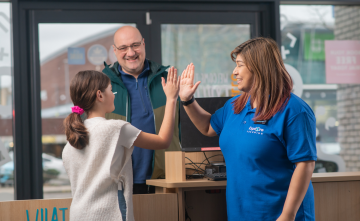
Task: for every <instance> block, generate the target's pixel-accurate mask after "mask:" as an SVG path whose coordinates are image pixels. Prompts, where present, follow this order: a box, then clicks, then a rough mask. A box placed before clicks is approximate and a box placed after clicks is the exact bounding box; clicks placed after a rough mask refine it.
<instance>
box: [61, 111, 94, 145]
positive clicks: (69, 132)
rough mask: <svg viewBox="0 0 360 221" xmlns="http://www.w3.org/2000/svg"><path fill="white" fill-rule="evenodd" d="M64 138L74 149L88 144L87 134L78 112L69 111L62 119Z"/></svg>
mask: <svg viewBox="0 0 360 221" xmlns="http://www.w3.org/2000/svg"><path fill="white" fill-rule="evenodd" d="M64 127H65V134H66V139H67V140H68V141H69V143H70V144H71V146H73V147H75V148H76V149H80V150H81V149H83V148H84V147H85V146H86V145H88V144H89V136H88V132H87V130H86V127H85V125H84V123H83V122H82V119H81V117H80V114H77V113H71V114H69V116H67V117H66V118H65V120H64Z"/></svg>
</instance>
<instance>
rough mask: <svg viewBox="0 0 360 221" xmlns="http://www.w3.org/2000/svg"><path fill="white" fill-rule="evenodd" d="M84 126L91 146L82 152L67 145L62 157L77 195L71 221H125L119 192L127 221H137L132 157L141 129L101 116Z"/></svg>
mask: <svg viewBox="0 0 360 221" xmlns="http://www.w3.org/2000/svg"><path fill="white" fill-rule="evenodd" d="M84 124H85V127H86V128H87V130H88V132H89V145H88V146H86V147H85V148H84V149H82V150H78V149H75V148H74V147H72V146H71V145H70V144H69V143H67V144H66V146H65V148H64V151H63V154H62V157H63V162H64V167H65V169H66V172H67V174H68V176H69V178H70V183H71V192H72V196H73V199H72V203H71V207H70V220H71V221H81V220H84V221H89V220H96V221H101V220H104V221H111V220H122V218H121V213H120V209H119V203H118V189H123V192H124V197H125V200H126V206H127V214H126V221H133V220H134V212H133V202H132V185H133V175H132V162H131V154H132V151H133V148H134V147H133V143H134V141H135V140H136V138H137V136H138V135H139V133H140V130H138V129H136V128H135V127H133V126H131V125H130V124H128V123H127V122H125V121H122V120H106V119H105V118H99V117H97V118H91V119H88V120H85V122H84ZM115 153H116V154H115ZM114 160H116V162H114ZM114 166H116V168H112V167H114ZM119 167H120V168H119ZM114 171H115V173H116V174H115V173H114Z"/></svg>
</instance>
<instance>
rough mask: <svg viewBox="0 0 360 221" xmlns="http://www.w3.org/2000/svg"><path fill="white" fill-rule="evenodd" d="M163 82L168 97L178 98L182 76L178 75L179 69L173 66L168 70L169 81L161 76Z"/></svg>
mask: <svg viewBox="0 0 360 221" xmlns="http://www.w3.org/2000/svg"><path fill="white" fill-rule="evenodd" d="M161 84H162V87H163V89H164V92H165V95H166V98H167V99H171V100H176V99H177V98H178V96H179V90H180V77H178V76H177V69H175V68H174V67H171V68H170V69H169V71H168V76H167V81H166V83H165V79H164V78H163V77H161Z"/></svg>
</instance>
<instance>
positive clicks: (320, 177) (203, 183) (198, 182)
mask: <svg viewBox="0 0 360 221" xmlns="http://www.w3.org/2000/svg"><path fill="white" fill-rule="evenodd" d="M359 180H360V172H339V173H314V174H313V176H312V178H311V181H312V182H313V183H322V182H341V181H359ZM146 184H148V185H151V186H158V187H165V188H187V187H218V186H226V180H223V181H210V180H207V179H206V178H203V179H188V180H186V181H171V180H170V181H169V180H163V179H156V180H155V179H154V180H147V181H146Z"/></svg>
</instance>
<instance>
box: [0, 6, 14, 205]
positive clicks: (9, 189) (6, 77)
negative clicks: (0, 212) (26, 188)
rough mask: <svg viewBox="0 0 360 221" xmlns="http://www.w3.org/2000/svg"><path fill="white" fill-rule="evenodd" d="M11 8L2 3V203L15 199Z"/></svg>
mask: <svg viewBox="0 0 360 221" xmlns="http://www.w3.org/2000/svg"><path fill="white" fill-rule="evenodd" d="M10 6H11V4H10V3H7V2H0V13H1V15H2V16H0V39H1V40H0V201H8V200H13V199H14V161H13V150H14V143H13V134H12V118H13V117H12V71H11V67H12V62H11V59H12V42H11V19H10Z"/></svg>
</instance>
